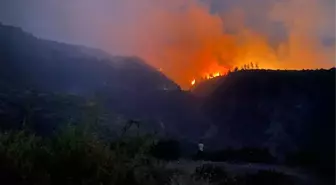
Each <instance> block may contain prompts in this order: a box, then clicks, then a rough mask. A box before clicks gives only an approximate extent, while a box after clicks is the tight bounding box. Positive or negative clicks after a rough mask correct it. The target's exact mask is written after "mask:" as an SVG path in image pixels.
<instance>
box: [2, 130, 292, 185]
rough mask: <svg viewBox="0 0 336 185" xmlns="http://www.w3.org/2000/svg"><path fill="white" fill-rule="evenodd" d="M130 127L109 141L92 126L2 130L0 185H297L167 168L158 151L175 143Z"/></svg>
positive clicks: (264, 174)
mask: <svg viewBox="0 0 336 185" xmlns="http://www.w3.org/2000/svg"><path fill="white" fill-rule="evenodd" d="M131 126H132V125H131ZM129 128H130V126H127V127H125V128H124V129H123V130H122V131H121V133H120V134H119V137H118V138H116V139H115V140H113V141H112V142H108V141H106V140H103V139H100V138H99V137H98V136H97V135H96V134H95V132H93V129H92V127H83V126H74V125H70V124H69V125H67V126H65V127H64V128H62V129H59V130H58V131H57V132H55V134H54V135H53V136H49V137H42V136H37V135H36V134H34V133H33V132H32V131H29V130H30V129H28V128H23V129H22V130H16V131H3V132H1V134H0V179H1V183H2V184H11V185H13V184H18V185H26V184H27V185H28V184H41V185H42V184H43V185H48V184H69V185H70V184H71V185H75V184H89V185H90V184H92V185H93V184H94V185H96V184H101V185H103V184H120V185H137V184H139V185H145V184H146V185H150V184H155V185H156V184H157V185H163V184H190V185H192V184H218V185H262V184H269V183H271V182H273V180H276V181H275V182H274V183H275V184H279V185H290V184H294V182H295V179H294V178H292V177H289V176H287V175H284V174H281V173H278V172H273V171H259V172H257V173H256V174H246V175H239V176H238V175H233V174H229V173H228V172H226V171H225V169H224V168H222V167H217V166H215V165H211V164H208V165H202V166H200V167H198V168H196V169H194V170H193V172H192V173H187V172H184V171H183V170H182V169H178V168H176V169H175V168H166V166H165V164H166V162H163V161H162V160H160V159H158V158H160V157H162V156H160V154H159V153H157V152H158V151H160V150H165V149H164V148H162V147H167V146H169V145H170V144H172V143H173V144H172V145H171V146H175V144H176V143H175V144H174V142H175V141H165V142H162V141H161V142H158V141H156V140H155V137H154V136H153V135H149V134H147V135H141V136H140V135H132V136H131V135H128V134H127V129H129ZM169 149H170V148H169ZM173 150H174V149H173ZM154 151H156V152H154ZM176 155H177V153H175V154H174V153H173V155H172V156H173V157H176ZM274 183H272V184H274Z"/></svg>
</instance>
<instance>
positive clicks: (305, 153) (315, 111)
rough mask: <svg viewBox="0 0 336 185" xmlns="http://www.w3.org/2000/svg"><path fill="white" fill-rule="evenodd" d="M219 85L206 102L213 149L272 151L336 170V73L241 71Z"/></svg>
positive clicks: (324, 71) (224, 79)
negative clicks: (213, 129)
mask: <svg viewBox="0 0 336 185" xmlns="http://www.w3.org/2000/svg"><path fill="white" fill-rule="evenodd" d="M217 81H218V82H219V83H218V84H216V85H212V87H214V89H212V90H211V91H212V93H210V94H208V96H206V97H204V100H203V101H204V102H203V108H204V111H205V112H206V113H207V115H208V116H209V117H210V118H211V119H212V122H213V123H214V124H215V125H216V128H217V135H215V136H213V138H212V139H210V140H209V141H208V142H209V144H210V143H214V142H213V141H221V142H220V145H222V146H234V147H237V146H241V147H259V148H260V147H267V148H269V149H270V151H271V152H272V153H273V154H275V155H277V156H278V157H279V158H280V159H281V158H282V159H283V160H285V158H287V159H289V158H290V156H291V155H290V153H295V155H296V157H295V155H294V156H291V158H292V159H291V160H294V161H295V162H299V161H301V162H303V161H304V163H305V164H307V163H310V164H313V165H317V166H319V165H320V164H321V165H322V164H323V165H322V167H323V168H324V169H327V167H326V166H328V168H330V169H332V168H334V166H333V164H334V162H333V161H334V154H335V140H334V137H335V68H332V69H330V70H305V71H282V70H277V71H275V70H249V71H238V72H234V73H230V74H229V75H228V76H225V77H222V79H221V80H217ZM204 83H207V82H204ZM203 87H208V86H206V85H203ZM197 92H200V90H199V91H196V92H195V93H197ZM217 143H219V142H217ZM319 167H321V166H319ZM329 172H330V171H329Z"/></svg>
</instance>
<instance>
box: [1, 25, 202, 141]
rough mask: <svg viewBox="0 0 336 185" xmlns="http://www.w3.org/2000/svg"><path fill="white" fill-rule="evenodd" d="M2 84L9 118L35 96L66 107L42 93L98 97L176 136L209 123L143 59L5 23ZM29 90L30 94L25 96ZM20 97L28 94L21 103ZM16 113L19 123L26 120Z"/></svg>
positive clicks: (188, 97)
mask: <svg viewBox="0 0 336 185" xmlns="http://www.w3.org/2000/svg"><path fill="white" fill-rule="evenodd" d="M0 87H1V89H0V91H1V94H2V96H0V97H2V100H0V102H1V103H2V104H1V105H2V113H3V115H2V117H1V116H0V117H1V118H2V120H7V121H8V119H9V118H8V117H6V116H4V115H6V114H8V111H6V110H12V113H13V115H18V114H19V113H18V112H20V111H19V110H20V109H21V108H20V107H22V106H23V104H25V103H26V99H32V97H31V96H34V98H36V99H35V101H33V102H34V103H35V104H38V105H36V106H38V107H40V109H44V107H46V106H47V107H49V108H50V109H51V110H50V111H51V112H53V111H54V113H56V114H57V113H58V111H62V110H60V109H59V108H58V106H57V105H56V104H51V103H47V102H48V101H45V99H44V95H43V94H46V95H45V96H47V97H48V98H50V99H58V97H55V96H56V95H55V93H56V94H71V95H76V96H79V97H81V98H84V99H85V98H93V97H95V98H98V99H99V100H101V101H102V104H103V105H104V107H106V108H107V109H108V110H109V112H114V113H117V114H120V115H123V116H125V117H128V118H133V119H140V120H146V121H148V122H151V123H152V124H151V126H150V127H154V128H157V129H161V130H165V131H167V132H168V133H170V134H174V135H180V136H185V137H189V136H190V137H192V138H198V137H200V135H202V132H203V130H204V128H206V127H207V125H206V122H205V119H203V118H202V116H201V114H200V111H199V110H198V108H197V106H195V105H194V103H195V102H194V98H193V97H192V96H191V95H190V94H188V93H185V92H183V91H181V90H180V88H179V86H178V85H176V84H175V83H174V82H172V81H171V80H170V79H168V78H167V77H166V76H165V75H163V74H162V73H160V72H159V71H157V70H156V69H154V68H153V67H151V66H149V65H147V64H145V63H144V62H143V61H142V60H141V59H139V58H137V57H117V56H110V55H108V54H106V53H104V52H102V51H100V50H96V49H91V48H86V47H82V46H75V45H68V44H63V43H57V42H53V41H47V40H42V39H38V38H36V37H34V36H32V35H31V34H29V33H26V32H24V31H22V30H21V29H19V28H15V27H11V26H4V25H0ZM27 89H29V90H30V91H29V93H26V94H24V93H23V92H27ZM32 92H36V93H35V95H34V93H32ZM51 94H53V95H51ZM18 97H23V98H21V101H19V100H20V98H18ZM34 98H33V99H34ZM10 99H12V100H13V101H14V100H15V103H13V102H10V101H7V100H10ZM49 102H56V100H55V101H51V100H50V101H49ZM54 105H55V106H54ZM56 107H57V108H56ZM61 107H62V106H61ZM73 110H76V108H73V109H72V111H73ZM69 111H70V110H69ZM63 112H65V111H63ZM20 114H21V113H20ZM59 114H60V115H62V114H63V113H59ZM64 114H66V112H65V113H64ZM74 114H75V113H74ZM13 115H12V116H10V117H16V119H15V120H16V121H17V120H20V119H22V118H21V117H19V118H18V117H17V116H13ZM70 115H71V114H70ZM195 115H196V116H195ZM12 121H13V120H12ZM44 121H45V119H44ZM49 121H52V119H47V121H45V122H49ZM44 124H47V123H44ZM188 127H193V128H195V129H194V130H190V129H188Z"/></svg>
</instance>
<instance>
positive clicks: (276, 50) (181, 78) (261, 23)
mask: <svg viewBox="0 0 336 185" xmlns="http://www.w3.org/2000/svg"><path fill="white" fill-rule="evenodd" d="M1 3H2V4H4V6H1V5H0V6H1V7H5V6H6V9H5V10H3V11H2V10H1V11H0V20H2V21H4V22H5V23H6V22H8V23H10V24H16V25H20V26H23V27H24V28H25V29H27V30H28V31H32V32H33V33H35V34H36V35H39V36H42V37H46V38H51V39H56V40H62V41H67V42H72V43H80V44H86V45H91V46H95V47H100V48H103V49H104V50H106V51H108V52H110V53H112V54H118V55H138V56H140V57H142V58H144V59H145V60H146V61H147V62H148V63H149V64H151V65H153V66H155V67H157V68H161V69H162V70H163V72H164V73H165V74H166V75H168V76H169V77H171V78H172V79H173V80H175V81H176V82H178V83H179V84H180V85H182V86H183V87H185V88H187V87H188V86H189V84H190V81H191V80H192V79H193V78H197V77H200V76H203V75H204V74H206V73H212V72H217V71H220V72H223V71H225V70H227V69H230V68H233V67H235V66H241V65H243V64H245V63H250V62H255V63H258V64H259V66H260V67H263V68H287V69H292V68H295V69H297V68H321V67H331V66H333V65H334V61H335V10H334V8H335V1H333V0H254V1H251V0H227V1H225V0H169V1H168V0H114V1H112V0H71V1H65V0H58V1H56V0H30V1H25V3H22V1H19V0H11V1H9V0H8V1H7V3H6V2H5V3H3V2H1ZM1 12H2V13H1ZM15 12H16V13H15Z"/></svg>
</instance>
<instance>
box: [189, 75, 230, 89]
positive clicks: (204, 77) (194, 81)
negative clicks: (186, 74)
mask: <svg viewBox="0 0 336 185" xmlns="http://www.w3.org/2000/svg"><path fill="white" fill-rule="evenodd" d="M223 75H224V74H223V73H221V72H215V73H207V74H205V75H204V76H202V77H201V78H202V79H205V80H209V79H212V78H216V77H219V76H223ZM195 84H196V79H193V80H192V81H191V85H192V86H193V85H195Z"/></svg>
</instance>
